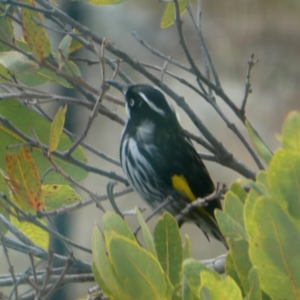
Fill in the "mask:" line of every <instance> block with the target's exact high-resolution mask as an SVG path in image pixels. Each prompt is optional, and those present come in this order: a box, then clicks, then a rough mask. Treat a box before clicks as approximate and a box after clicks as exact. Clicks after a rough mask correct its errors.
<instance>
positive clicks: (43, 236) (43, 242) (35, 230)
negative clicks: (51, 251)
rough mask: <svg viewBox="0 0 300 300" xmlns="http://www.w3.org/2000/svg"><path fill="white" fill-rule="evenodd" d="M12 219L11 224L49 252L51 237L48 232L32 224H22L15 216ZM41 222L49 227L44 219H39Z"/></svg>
mask: <svg viewBox="0 0 300 300" xmlns="http://www.w3.org/2000/svg"><path fill="white" fill-rule="evenodd" d="M10 219H11V222H12V223H13V224H14V225H15V226H16V227H17V228H18V229H19V230H20V231H21V232H22V233H23V234H24V235H26V236H27V237H28V238H29V239H30V240H31V241H32V242H33V243H35V244H36V245H37V246H40V247H41V248H43V249H45V250H46V251H48V248H49V242H50V237H49V233H48V232H47V231H45V230H44V229H42V228H40V227H38V226H36V225H34V224H32V223H30V222H25V221H24V222H20V221H19V220H18V219H17V218H15V217H14V216H11V217H10ZM39 221H40V222H41V223H43V224H44V225H46V226H47V223H46V221H45V220H44V219H39Z"/></svg>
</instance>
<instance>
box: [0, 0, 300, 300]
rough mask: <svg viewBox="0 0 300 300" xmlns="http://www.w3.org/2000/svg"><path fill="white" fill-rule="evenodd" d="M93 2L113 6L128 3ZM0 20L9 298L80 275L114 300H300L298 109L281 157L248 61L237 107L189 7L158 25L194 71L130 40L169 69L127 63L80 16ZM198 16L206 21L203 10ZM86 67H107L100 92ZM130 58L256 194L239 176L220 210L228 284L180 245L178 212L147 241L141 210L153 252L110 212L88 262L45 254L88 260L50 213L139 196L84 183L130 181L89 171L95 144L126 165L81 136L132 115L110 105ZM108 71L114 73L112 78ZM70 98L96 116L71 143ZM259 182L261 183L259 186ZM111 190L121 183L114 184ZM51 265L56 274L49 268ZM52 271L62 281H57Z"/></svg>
mask: <svg viewBox="0 0 300 300" xmlns="http://www.w3.org/2000/svg"><path fill="white" fill-rule="evenodd" d="M88 2H90V3H92V4H94V5H107V4H119V3H121V2H124V1H122V0H90V1H88ZM0 12H1V16H0V83H1V86H0V87H1V94H0V140H1V146H0V168H1V175H0V244H1V247H2V248H3V250H4V253H5V257H6V261H7V263H8V265H9V271H10V276H6V275H5V276H4V277H1V275H0V287H1V288H2V286H4V285H9V286H11V287H13V288H12V292H11V296H10V297H11V298H12V295H13V293H14V294H15V299H23V298H24V299H33V298H36V299H40V298H42V297H44V298H45V299H48V298H49V297H50V296H51V293H53V292H54V291H55V290H56V289H58V288H60V287H61V286H62V285H64V284H65V283H66V282H68V281H71V280H74V276H75V277H76V280H77V282H81V281H84V280H90V281H91V280H95V281H96V282H97V284H98V285H99V286H100V287H101V289H102V292H103V293H104V294H106V295H107V296H109V297H110V298H111V299H174V300H179V299H189V300H195V299H242V298H243V299H249V300H250V299H251V300H255V299H259V300H260V299H265V300H268V299H278V298H280V299H299V298H300V296H299V282H300V280H299V272H297V270H299V267H300V266H299V255H298V253H299V250H300V249H299V245H300V241H299V231H300V225H299V218H300V217H299V214H300V209H299V203H300V200H299V194H300V193H299V186H300V185H299V174H300V170H299V168H300V162H299V152H300V150H299V149H300V145H299V141H300V136H299V134H300V124H299V123H300V117H299V114H298V113H296V112H293V113H291V114H290V115H289V117H288V119H287V121H286V122H285V126H284V130H283V134H282V136H280V137H279V139H280V141H281V144H282V149H280V150H278V151H277V152H276V153H275V154H274V155H273V153H272V152H271V151H270V149H269V148H268V146H267V145H266V144H265V142H264V141H263V139H262V138H261V137H260V136H259V134H258V132H257V131H256V130H255V128H254V126H253V125H252V124H251V123H250V122H249V120H248V119H247V117H246V113H245V106H246V102H247V98H248V96H249V93H250V91H251V88H250V87H251V84H250V73H251V69H252V67H253V66H254V65H255V61H254V59H253V56H251V58H250V60H249V62H248V71H247V80H246V89H245V95H244V98H243V101H242V103H241V107H238V105H236V104H235V103H234V102H233V101H232V100H231V99H230V97H229V96H228V95H227V94H226V93H225V91H224V88H223V86H222V84H221V81H220V80H219V78H218V75H217V73H216V71H215V68H214V65H213V63H212V60H211V58H210V55H209V53H208V51H207V48H206V45H205V43H204V39H203V36H202V31H201V26H200V23H199V24H198V25H197V24H196V22H195V19H194V17H193V11H192V9H191V7H190V2H189V1H185V0H174V2H170V3H168V4H166V8H165V11H164V13H163V17H162V19H161V22H160V24H161V27H163V28H166V27H168V26H171V25H172V24H175V26H176V30H177V34H178V37H179V40H180V45H181V47H182V49H183V52H184V54H185V56H186V59H187V62H188V65H184V64H182V63H181V62H179V61H176V60H174V59H173V58H171V57H170V55H169V53H168V54H167V55H165V54H162V53H160V52H159V51H157V50H155V49H153V48H152V47H151V46H149V45H147V43H145V42H144V41H143V40H141V39H140V38H139V37H138V36H137V35H135V38H136V39H137V40H138V41H139V42H140V43H141V44H142V45H143V46H144V47H146V49H147V50H150V51H151V52H153V53H155V54H156V55H157V56H158V57H159V58H160V59H162V61H163V62H162V66H161V67H160V66H154V65H150V66H149V64H146V63H143V62H141V61H139V60H138V59H136V58H132V57H131V56H130V55H129V54H127V53H125V52H123V51H122V50H121V49H120V48H118V47H117V46H115V44H114V43H113V42H110V41H108V40H107V39H106V38H102V37H100V36H98V35H97V34H96V33H94V32H92V31H91V30H89V29H88V28H86V27H84V26H83V25H81V24H79V23H77V22H74V20H72V19H71V18H70V17H69V16H67V15H66V14H64V13H63V12H62V11H61V10H60V9H59V7H57V6H56V4H55V3H53V2H51V1H50V2H49V1H46V0H36V1H33V0H24V1H10V0H0ZM185 12H188V13H189V16H190V19H191V21H192V23H193V25H194V29H195V32H196V35H197V38H198V39H199V42H200V50H201V51H202V54H203V58H204V59H203V61H204V66H202V67H203V69H204V70H205V71H204V73H202V71H201V68H200V67H199V66H198V62H196V61H195V60H194V59H193V57H192V54H191V53H190V51H189V45H187V43H186V41H185V38H184V34H183V31H182V21H181V19H180V17H181V16H182V15H183V14H184V13H185ZM198 13H199V16H200V13H201V11H198ZM44 18H47V19H48V20H49V23H50V24H51V25H50V27H49V28H50V29H53V30H54V31H55V32H58V33H62V37H61V41H60V43H59V45H58V47H57V48H54V46H53V45H52V42H51V39H50V38H49V35H48V31H49V30H48V29H49V28H48V26H49V25H48V23H47V25H46V24H45V23H44ZM199 19H200V18H199ZM198 21H199V22H200V20H198ZM51 22H52V23H51ZM51 26H53V27H51ZM18 31H20V32H22V37H21V38H19V37H18V36H16V32H18ZM98 48H99V49H98ZM79 49H85V50H87V51H89V52H91V53H92V54H93V55H94V57H96V61H93V60H89V59H86V58H85V57H84V58H83V59H82V58H81V60H80V57H74V52H76V51H77V50H79ZM200 50H199V52H200ZM86 57H88V55H86ZM76 58H79V59H78V60H76ZM78 61H81V62H84V63H87V64H88V65H94V64H99V65H100V67H101V72H102V74H101V76H99V83H98V84H97V86H96V87H93V86H92V85H91V84H90V83H89V82H87V81H85V78H84V75H82V74H81V72H80V68H79V64H78ZM166 62H168V63H169V64H170V65H172V66H173V67H174V69H176V68H177V69H176V71H173V69H172V72H170V71H169V70H168V69H167V64H166ZM124 64H126V65H128V66H129V67H130V68H131V69H132V70H134V71H135V72H137V74H138V75H143V76H145V78H147V79H148V80H149V81H151V82H152V83H153V84H155V85H156V86H158V87H159V88H160V89H161V90H163V91H164V92H165V93H166V94H167V95H168V96H169V97H170V98H172V99H173V100H174V101H175V102H176V103H177V104H178V106H179V107H180V108H182V109H183V110H184V112H185V113H186V114H187V115H188V117H189V118H190V119H191V121H192V122H193V123H194V125H195V126H196V128H197V130H198V131H199V133H201V134H202V135H203V138H202V137H200V136H197V135H195V134H193V133H191V132H187V134H188V135H189V136H190V138H191V139H193V141H194V142H196V143H199V144H200V145H202V146H203V147H204V148H205V149H207V151H208V152H209V153H208V154H207V153H205V154H203V153H200V156H202V158H205V159H209V160H211V161H214V162H216V163H218V164H220V166H221V165H222V166H225V167H228V168H230V169H232V170H234V171H236V172H238V173H239V174H241V175H242V176H244V177H245V178H247V180H243V181H242V183H243V184H246V185H248V186H250V187H251V190H250V192H248V193H246V192H245V190H244V189H243V187H242V186H241V185H240V183H241V182H235V183H234V184H232V186H231V188H230V190H229V191H228V193H227V194H226V197H225V203H224V211H223V212H221V211H218V212H216V217H217V219H218V222H219V224H220V227H221V229H222V232H223V234H224V236H225V237H226V240H227V243H228V246H229V252H228V253H227V256H226V262H225V273H226V275H225V276H224V277H222V276H220V275H219V272H216V270H214V266H215V265H213V268H209V267H208V266H206V265H205V264H203V263H201V262H199V261H196V260H195V259H194V258H193V257H192V254H191V241H190V239H189V237H188V236H186V237H185V243H184V245H183V243H182V240H181V236H180V233H179V230H178V227H177V224H176V221H175V219H174V218H173V217H172V216H171V215H169V214H164V215H163V216H162V217H161V218H160V219H159V221H158V223H157V224H156V227H155V230H154V233H153V235H152V234H151V232H150V230H149V228H148V226H147V224H146V222H145V220H144V219H143V217H142V215H141V213H140V211H139V210H136V215H137V218H138V220H139V223H140V226H141V231H142V233H143V237H144V242H145V246H144V247H142V246H141V245H140V243H139V241H137V240H136V238H135V236H134V235H133V233H132V231H131V230H130V228H129V227H128V225H127V224H126V222H124V220H123V219H122V218H121V217H120V216H118V215H116V214H115V213H107V214H105V215H104V218H103V225H104V229H103V230H100V229H99V228H98V227H97V226H96V227H95V229H94V233H93V238H92V250H93V263H91V262H87V263H86V262H84V261H81V260H79V259H77V257H76V258H75V257H74V256H73V255H70V257H67V256H62V255H58V254H57V253H53V252H51V251H49V250H48V249H49V240H50V236H51V237H54V238H57V239H59V240H61V241H62V242H63V243H65V244H67V245H69V246H70V245H71V246H72V247H75V248H76V249H80V250H82V251H85V252H88V253H90V252H91V249H88V248H86V247H84V246H82V245H78V244H76V243H75V242H73V241H71V240H70V239H68V238H66V237H64V236H62V235H60V234H59V232H58V231H57V230H55V229H52V227H50V226H48V225H47V224H48V222H47V221H46V219H50V217H51V216H54V215H59V214H66V213H70V212H71V211H73V210H74V209H77V208H80V207H82V206H85V205H89V204H92V203H97V206H98V207H100V208H101V201H103V200H106V199H110V200H111V203H112V206H113V207H115V206H114V202H113V201H114V197H116V196H119V195H122V194H125V193H128V192H129V191H131V189H130V188H125V189H122V190H121V191H118V192H113V189H112V188H111V189H110V188H107V190H110V191H109V192H108V193H107V194H109V195H107V194H104V195H97V194H95V193H94V192H92V191H90V190H88V189H87V188H86V187H85V186H84V185H82V184H80V183H79V181H81V180H83V179H85V178H86V177H87V175H88V173H95V174H98V175H101V176H105V177H106V178H107V180H110V179H112V180H114V181H118V182H121V183H124V184H127V181H126V179H125V178H124V177H123V176H122V175H118V173H115V172H112V171H111V170H110V169H109V170H106V169H102V168H98V167H95V166H93V165H89V164H88V162H87V158H86V154H85V152H84V150H83V148H85V149H88V150H89V151H91V152H92V153H93V154H96V155H97V156H98V157H100V158H101V159H104V160H106V161H107V162H109V163H110V164H111V165H113V166H114V167H115V166H120V164H119V161H118V160H116V159H114V158H112V157H110V155H107V154H105V153H101V152H100V151H98V149H94V148H93V147H92V146H91V145H89V144H87V143H86V142H85V141H84V139H85V137H86V135H87V134H88V131H89V129H90V127H91V125H92V122H93V120H94V119H95V118H96V116H97V115H98V114H101V115H102V116H105V117H107V118H109V119H110V120H112V121H113V122H116V123H117V124H119V125H121V126H123V125H124V120H123V119H122V118H121V117H120V116H119V115H118V114H117V113H115V112H114V110H110V109H109V108H108V107H107V106H106V103H105V102H104V101H103V100H105V101H110V102H112V103H114V105H118V106H122V107H123V106H124V102H123V101H121V100H119V99H116V98H115V97H114V96H112V95H110V94H108V93H107V88H106V86H105V80H106V79H107V77H108V76H109V75H108V74H111V77H112V78H115V77H116V76H118V77H119V79H120V78H121V79H122V80H123V81H125V82H126V83H127V84H130V83H132V80H131V79H130V77H129V75H128V74H127V73H126V72H125V70H127V69H126V68H127V67H126V68H124ZM106 68H111V69H112V71H111V73H109V72H107V70H106ZM176 72H177V73H176ZM183 73H184V75H182V74H183ZM185 74H188V75H189V76H193V80H191V81H190V82H187V81H186V79H185ZM162 75H164V76H165V77H166V76H169V77H170V78H172V79H173V80H175V81H176V82H178V83H180V84H183V85H185V86H187V87H189V88H190V89H191V90H192V91H193V92H194V93H195V96H196V97H198V98H199V99H201V100H203V99H204V100H205V101H206V102H207V103H209V104H210V105H211V106H212V107H213V109H214V110H215V111H216V112H217V114H218V115H219V116H220V118H221V119H222V121H223V122H224V124H226V125H227V127H228V128H229V129H230V130H232V132H233V133H234V134H235V136H236V137H237V138H238V139H239V140H240V141H241V143H242V144H243V146H244V148H245V150H246V151H247V152H248V153H249V154H250V155H251V157H252V158H253V160H254V161H255V163H256V165H257V168H258V169H259V170H263V169H264V163H265V164H267V165H269V169H268V171H267V172H265V171H260V172H258V173H257V171H256V170H252V169H251V168H250V167H248V166H247V165H245V164H243V163H242V162H240V161H239V160H238V159H237V158H236V157H235V156H234V155H233V154H232V153H231V152H230V150H229V149H227V148H225V147H224V145H223V144H222V142H221V141H219V140H218V139H217V138H216V137H215V136H214V134H213V133H212V132H211V131H210V130H209V129H208V128H207V127H206V126H205V124H204V123H203V122H202V120H201V119H200V118H199V116H198V115H197V114H196V112H195V110H194V109H192V108H191V107H190V106H189V104H188V103H187V102H186V101H185V99H184V98H183V97H182V95H179V94H177V93H176V92H175V91H174V90H172V89H171V88H170V87H169V86H168V85H167V84H166V83H165V81H163V77H164V76H162ZM45 83H47V84H49V83H51V84H56V85H59V86H63V87H66V88H68V89H70V90H71V89H72V90H76V91H77V92H78V93H80V94H81V96H82V97H83V98H84V100H79V99H78V98H75V97H66V96H63V95H56V94H54V93H50V92H47V91H46V90H45V88H44V86H43V84H45ZM99 85H100V86H101V88H100V91H99V88H98V87H99ZM3 91H4V92H3ZM217 97H218V100H220V101H223V102H224V103H225V104H226V105H227V106H228V107H229V108H230V109H231V111H232V112H234V114H235V116H236V117H237V118H238V119H239V120H240V121H241V126H244V125H245V126H246V128H247V129H248V132H249V136H250V139H251V140H252V142H253V145H254V147H252V146H251V145H250V143H249V142H248V140H247V138H246V137H244V136H243V135H242V134H241V132H240V129H239V128H238V127H237V126H236V125H235V124H234V123H232V121H231V120H229V119H228V118H227V115H226V113H225V112H224V111H222V108H221V106H219V104H218V101H216V98H217ZM57 102H58V103H60V104H62V105H61V108H59V109H58V112H57V114H56V116H55V117H54V118H53V119H51V118H50V117H49V116H48V115H47V113H46V112H45V110H44V108H43V105H44V104H46V103H51V104H53V103H57ZM66 104H68V105H73V104H75V105H78V106H79V107H80V108H81V109H87V110H88V111H89V113H90V114H89V119H88V121H87V122H86V126H85V128H84V130H83V132H82V134H81V135H78V136H76V135H74V134H72V133H70V132H68V131H67V130H65V129H64V122H65V114H66V111H67V105H66ZM259 156H260V157H259ZM261 159H262V161H263V162H264V163H263V162H262V161H261ZM255 178H256V181H255V182H254V181H253V180H250V179H255ZM108 186H110V187H112V186H114V183H113V184H108ZM75 188H76V189H80V190H81V191H82V192H84V193H85V195H86V198H87V199H86V200H84V201H83V200H82V198H81V196H79V194H78V193H77V192H76V190H75ZM7 232H10V233H12V234H13V235H14V236H15V237H16V238H17V241H16V240H13V239H11V238H10V236H9V235H7ZM10 249H14V250H16V251H18V252H19V253H20V254H21V253H25V254H26V255H29V257H30V261H31V267H30V268H29V269H28V271H26V272H24V273H23V274H21V275H20V274H16V273H14V270H13V269H14V268H13V263H11V261H10V257H9V251H8V250H10ZM33 257H36V258H38V259H40V260H41V261H43V262H46V263H47V266H46V268H45V270H43V271H41V272H38V271H37V269H36V266H37V265H38V264H39V262H36V261H35V260H34V259H33ZM91 260H92V259H91ZM52 264H53V265H55V266H57V268H56V267H54V268H53V270H52ZM215 269H217V268H215ZM221 269H222V268H221ZM92 270H93V274H94V275H93V274H92ZM218 270H219V269H218ZM53 274H54V276H57V277H58V278H55V277H54V279H53V278H52V275H53ZM57 274H58V275H57ZM72 276H73V277H72ZM8 277H9V279H7V278H8ZM28 278H29V279H30V280H27V279H28ZM50 278H51V280H52V281H50ZM9 280H10V281H9ZM53 282H54V283H53ZM19 284H27V285H29V286H30V287H31V288H32V290H33V291H31V290H30V291H29V292H28V293H27V294H25V295H22V296H20V295H18V291H17V290H18V285H19ZM1 292H2V291H1ZM1 292H0V298H1V297H2V294H1ZM95 294H96V293H95V292H93V293H92V295H93V297H96V296H97V295H95Z"/></svg>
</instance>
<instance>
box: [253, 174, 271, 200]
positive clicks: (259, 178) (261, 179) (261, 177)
mask: <svg viewBox="0 0 300 300" xmlns="http://www.w3.org/2000/svg"><path fill="white" fill-rule="evenodd" d="M256 182H257V184H258V185H259V186H261V187H262V188H263V190H264V191H265V194H266V195H269V194H270V189H269V182H268V173H267V172H266V171H259V172H258V173H257V175H256Z"/></svg>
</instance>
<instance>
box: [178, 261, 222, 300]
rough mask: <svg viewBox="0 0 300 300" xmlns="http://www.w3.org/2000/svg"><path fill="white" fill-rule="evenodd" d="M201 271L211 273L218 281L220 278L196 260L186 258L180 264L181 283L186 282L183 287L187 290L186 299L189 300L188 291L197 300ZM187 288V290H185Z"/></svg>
mask: <svg viewBox="0 0 300 300" xmlns="http://www.w3.org/2000/svg"><path fill="white" fill-rule="evenodd" d="M203 271H208V272H210V273H212V275H213V276H214V277H216V279H220V278H221V276H220V275H219V274H218V273H216V272H214V271H213V270H211V269H209V268H208V267H207V266H205V265H203V264H201V263H200V262H199V261H198V260H196V259H193V258H188V259H185V260H184V261H183V264H182V275H183V282H186V285H185V286H183V288H185V289H186V290H187V294H186V295H187V297H189V298H186V299H190V298H192V297H191V294H190V292H189V290H190V291H191V292H192V293H193V295H194V296H195V297H196V299H199V294H200V288H201V284H202V282H201V277H200V274H201V272H203ZM187 286H188V288H187Z"/></svg>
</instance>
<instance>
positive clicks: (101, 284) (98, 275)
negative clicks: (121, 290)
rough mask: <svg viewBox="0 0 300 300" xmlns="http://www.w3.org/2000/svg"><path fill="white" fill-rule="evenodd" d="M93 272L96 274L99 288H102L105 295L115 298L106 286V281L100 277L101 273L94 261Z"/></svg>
mask: <svg viewBox="0 0 300 300" xmlns="http://www.w3.org/2000/svg"><path fill="white" fill-rule="evenodd" d="M92 271H93V274H94V278H95V281H96V283H97V284H98V286H99V287H100V288H101V290H102V291H103V293H105V294H106V295H107V296H109V297H112V298H113V294H112V292H111V291H110V289H109V288H108V287H107V286H106V284H105V282H104V280H103V279H102V277H101V276H100V273H99V271H98V269H97V267H96V264H95V262H94V261H93V264H92ZM84 299H86V298H84Z"/></svg>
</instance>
